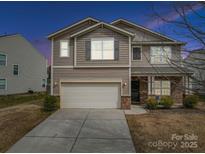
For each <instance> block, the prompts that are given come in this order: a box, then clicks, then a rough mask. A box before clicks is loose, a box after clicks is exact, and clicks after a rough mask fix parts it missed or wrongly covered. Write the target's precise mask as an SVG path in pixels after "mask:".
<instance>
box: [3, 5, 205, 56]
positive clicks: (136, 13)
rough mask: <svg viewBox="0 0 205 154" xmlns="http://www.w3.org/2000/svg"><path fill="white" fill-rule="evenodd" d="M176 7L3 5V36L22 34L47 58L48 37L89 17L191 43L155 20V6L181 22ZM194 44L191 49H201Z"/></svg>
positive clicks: (168, 25) (191, 17) (48, 49)
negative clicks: (131, 24)
mask: <svg viewBox="0 0 205 154" xmlns="http://www.w3.org/2000/svg"><path fill="white" fill-rule="evenodd" d="M181 3H182V2H181ZM186 3H189V2H186ZM182 4H184V3H182ZM172 5H173V2H0V19H1V24H0V27H1V28H0V34H5V33H7V34H12V33H20V34H22V35H23V36H25V37H26V38H27V39H28V40H29V41H31V42H32V44H33V45H34V46H35V47H36V48H37V49H39V51H40V52H41V53H42V54H43V55H44V56H46V57H47V58H49V57H50V43H49V41H48V40H47V39H46V36H47V35H48V34H49V33H52V32H54V31H56V30H58V29H60V28H63V27H65V26H68V25H69V24H72V23H74V22H76V21H79V20H81V19H83V18H86V17H88V16H90V17H94V18H97V19H99V20H103V21H105V22H111V21H113V20H115V19H118V18H125V19H128V20H130V21H132V22H135V23H137V24H140V25H143V26H146V27H148V28H150V29H152V30H155V31H159V32H161V33H164V34H166V35H168V36H170V37H172V38H175V39H178V40H181V41H189V40H187V39H185V38H184V37H181V36H180V35H176V32H175V30H176V29H177V27H176V26H173V25H170V24H166V23H159V22H158V21H157V20H155V19H154V18H153V10H152V8H153V6H154V8H155V9H156V10H157V11H159V12H161V13H164V12H168V14H166V13H165V15H166V16H167V17H168V18H170V19H172V20H177V19H178V17H177V15H176V14H174V12H172V9H171V8H172V7H171V6H172ZM196 10H197V11H204V10H202V9H201V8H196ZM203 13H204V12H203ZM187 16H189V18H190V19H191V20H192V21H194V20H197V19H196V18H195V17H194V16H193V14H192V13H191V12H190V13H189V12H187ZM196 23H197V21H196ZM193 44H194V43H192V44H189V46H190V47H192V48H195V47H196V48H197V46H196V45H193Z"/></svg>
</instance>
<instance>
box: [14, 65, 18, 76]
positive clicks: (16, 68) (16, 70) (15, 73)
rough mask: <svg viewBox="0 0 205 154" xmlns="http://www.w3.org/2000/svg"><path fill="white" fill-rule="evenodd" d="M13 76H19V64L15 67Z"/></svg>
mask: <svg viewBox="0 0 205 154" xmlns="http://www.w3.org/2000/svg"><path fill="white" fill-rule="evenodd" d="M13 75H19V65H18V64H14V65H13Z"/></svg>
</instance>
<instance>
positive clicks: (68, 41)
mask: <svg viewBox="0 0 205 154" xmlns="http://www.w3.org/2000/svg"><path fill="white" fill-rule="evenodd" d="M61 42H67V43H68V56H62V55H61ZM59 57H61V58H66V57H70V40H60V52H59Z"/></svg>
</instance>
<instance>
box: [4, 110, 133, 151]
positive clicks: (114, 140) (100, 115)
mask: <svg viewBox="0 0 205 154" xmlns="http://www.w3.org/2000/svg"><path fill="white" fill-rule="evenodd" d="M7 152H10V153H14V152H18V153H29V152H30V153H31V152H35V153H38V152H42V153H44V152H45V153H59V152H64V153H66V152H79V153H80V152H87V153H89V152H90V153H91V152H95V153H102V152H115V153H123V152H135V149H134V146H133V142H132V139H131V136H130V132H129V128H128V125H127V122H126V119H125V115H124V111H123V110H117V109H61V110H58V111H57V112H55V113H54V114H52V115H51V116H50V117H49V118H47V119H46V120H45V121H44V122H42V123H41V124H39V125H38V126H37V127H35V128H34V129H33V130H31V131H30V132H29V133H28V134H26V135H25V136H24V137H23V138H22V139H21V140H19V141H18V142H17V143H16V144H15V145H13V146H12V147H11V148H10V149H9V150H8V151H7Z"/></svg>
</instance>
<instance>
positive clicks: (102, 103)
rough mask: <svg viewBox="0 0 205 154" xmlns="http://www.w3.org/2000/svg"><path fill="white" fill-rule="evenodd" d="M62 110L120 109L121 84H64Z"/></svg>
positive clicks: (62, 85) (62, 86)
mask: <svg viewBox="0 0 205 154" xmlns="http://www.w3.org/2000/svg"><path fill="white" fill-rule="evenodd" d="M60 95H61V108H120V105H119V104H120V103H119V102H120V84H117V83H62V84H61V94H60Z"/></svg>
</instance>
